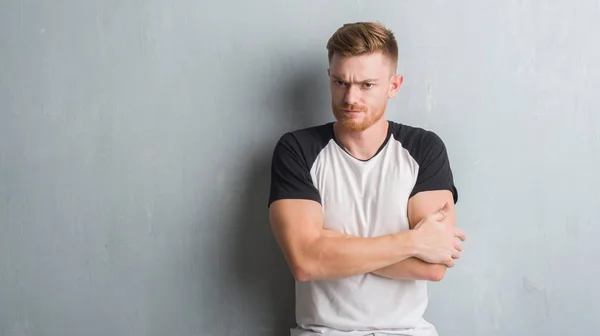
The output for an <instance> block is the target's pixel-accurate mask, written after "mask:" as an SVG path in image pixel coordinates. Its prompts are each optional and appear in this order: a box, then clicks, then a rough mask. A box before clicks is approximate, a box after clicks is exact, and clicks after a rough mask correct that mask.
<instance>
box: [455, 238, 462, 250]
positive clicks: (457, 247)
mask: <svg viewBox="0 0 600 336" xmlns="http://www.w3.org/2000/svg"><path fill="white" fill-rule="evenodd" d="M454 248H455V249H456V250H457V251H458V252H462V250H463V246H462V244H461V243H460V242H459V241H457V240H455V241H454Z"/></svg>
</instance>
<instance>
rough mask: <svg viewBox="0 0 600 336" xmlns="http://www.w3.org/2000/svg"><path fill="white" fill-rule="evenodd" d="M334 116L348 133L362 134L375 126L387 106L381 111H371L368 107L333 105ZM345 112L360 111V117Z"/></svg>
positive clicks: (380, 109)
mask: <svg viewBox="0 0 600 336" xmlns="http://www.w3.org/2000/svg"><path fill="white" fill-rule="evenodd" d="M331 107H332V109H333V115H334V117H335V119H336V120H337V121H338V123H339V124H340V126H342V128H344V129H346V130H348V131H354V132H361V131H364V130H366V129H367V128H369V127H371V126H373V124H375V123H377V122H378V121H379V120H381V118H382V117H383V114H384V112H385V107H386V105H384V106H382V107H381V108H379V109H376V110H371V109H369V108H368V107H366V106H359V105H347V104H342V105H340V106H336V105H335V104H333V103H332V106H331ZM344 110H351V111H360V112H361V113H359V114H358V115H350V114H348V113H346V112H344Z"/></svg>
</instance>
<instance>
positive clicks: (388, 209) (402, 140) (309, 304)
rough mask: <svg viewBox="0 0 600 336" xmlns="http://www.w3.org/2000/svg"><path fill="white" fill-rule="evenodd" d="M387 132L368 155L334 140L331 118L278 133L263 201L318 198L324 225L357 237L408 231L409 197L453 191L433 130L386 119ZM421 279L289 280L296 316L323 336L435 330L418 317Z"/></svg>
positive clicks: (423, 291)
mask: <svg viewBox="0 0 600 336" xmlns="http://www.w3.org/2000/svg"><path fill="white" fill-rule="evenodd" d="M388 123H389V127H388V136H387V138H386V140H385V142H384V143H383V144H382V145H381V147H380V148H379V150H378V152H377V153H376V154H375V155H374V156H373V157H372V158H370V159H369V160H359V159H356V158H354V157H353V156H351V155H350V154H349V153H348V152H346V151H345V150H344V149H343V148H342V147H341V146H340V145H339V144H338V142H336V139H335V136H334V132H333V123H327V124H324V125H319V126H314V127H310V128H306V129H301V130H296V131H293V132H289V133H286V134H284V135H283V136H282V137H281V138H280V139H279V141H278V143H277V145H276V146H275V150H274V154H273V161H272V166H271V190H270V198H269V205H270V204H271V203H272V202H273V201H275V200H278V199H285V198H287V199H309V200H314V201H315V202H318V203H320V204H321V206H322V209H323V216H324V227H325V228H327V229H332V230H338V231H341V232H344V233H347V234H351V235H355V236H361V237H376V236H381V235H385V234H389V233H395V232H399V231H403V230H409V222H408V216H407V205H408V200H409V198H410V197H412V196H414V195H415V194H417V193H418V192H421V191H426V190H442V189H447V190H450V191H452V193H453V195H454V202H455V203H456V202H457V200H458V193H457V189H456V187H455V185H454V181H453V176H452V171H451V169H450V162H449V159H448V155H447V152H446V147H445V145H444V143H443V142H442V140H441V139H440V138H439V137H438V136H437V135H436V134H435V133H433V132H431V131H427V130H424V129H421V128H417V127H411V126H407V125H402V124H398V123H395V122H392V121H388ZM427 302H428V297H427V283H426V281H413V280H410V281H409V280H395V279H389V278H384V277H380V276H377V275H374V274H370V273H369V274H360V275H355V276H350V277H347V278H342V279H335V280H327V281H307V282H296V321H297V323H298V327H299V328H301V329H306V330H312V331H315V332H318V333H321V334H323V335H331V336H337V335H339V336H354V335H365V334H368V333H372V332H389V333H396V334H403V335H418V336H425V335H427V336H432V335H437V332H436V330H435V328H434V327H433V325H431V324H430V323H428V322H427V321H425V319H424V318H423V314H424V312H425V309H426V307H427Z"/></svg>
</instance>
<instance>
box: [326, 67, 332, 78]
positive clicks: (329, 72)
mask: <svg viewBox="0 0 600 336" xmlns="http://www.w3.org/2000/svg"><path fill="white" fill-rule="evenodd" d="M327 77H331V69H330V68H327Z"/></svg>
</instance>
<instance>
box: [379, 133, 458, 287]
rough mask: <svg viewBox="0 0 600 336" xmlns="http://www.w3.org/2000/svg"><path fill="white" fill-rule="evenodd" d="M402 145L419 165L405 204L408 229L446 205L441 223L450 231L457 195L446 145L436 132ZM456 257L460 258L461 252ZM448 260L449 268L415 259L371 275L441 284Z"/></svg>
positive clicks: (420, 135) (414, 136) (451, 263)
mask: <svg viewBox="0 0 600 336" xmlns="http://www.w3.org/2000/svg"><path fill="white" fill-rule="evenodd" d="M405 145H406V147H407V148H408V150H409V152H410V154H411V156H413V157H414V158H415V160H416V161H417V162H418V164H419V170H418V175H417V180H416V183H415V186H414V188H413V191H412V193H411V197H410V199H409V201H408V220H409V225H410V228H411V229H414V228H415V226H416V225H417V223H419V222H420V221H421V220H422V218H423V217H424V216H426V215H427V214H430V213H432V212H435V211H437V210H439V209H440V208H442V207H444V205H445V204H446V205H447V206H446V208H445V209H444V212H445V215H446V218H445V219H444V221H443V223H444V224H445V225H447V227H448V228H449V229H451V230H452V229H454V228H455V226H456V225H455V212H454V204H455V203H456V202H457V201H458V192H457V190H456V187H455V185H454V179H453V176H452V170H451V168H450V160H449V158H448V153H447V150H446V146H445V144H444V143H443V141H442V139H441V138H440V137H438V136H437V135H436V134H435V133H433V132H429V131H427V132H420V133H418V134H413V135H412V136H411V137H410V138H407V139H406V141H405ZM455 256H456V257H460V253H457V254H456V255H455ZM449 261H450V262H449V263H448V265H446V264H430V263H427V262H425V261H423V260H420V259H418V258H409V259H406V260H404V261H402V262H400V263H397V264H394V265H391V266H389V267H386V268H383V269H380V270H377V271H375V272H374V273H375V274H378V275H381V276H384V277H389V278H394V279H410V280H430V281H440V280H442V279H443V277H444V275H445V273H446V268H447V266H450V267H452V266H453V264H454V261H453V260H449Z"/></svg>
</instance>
